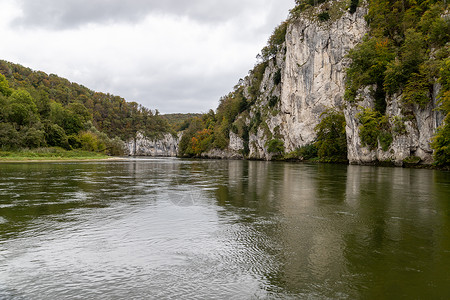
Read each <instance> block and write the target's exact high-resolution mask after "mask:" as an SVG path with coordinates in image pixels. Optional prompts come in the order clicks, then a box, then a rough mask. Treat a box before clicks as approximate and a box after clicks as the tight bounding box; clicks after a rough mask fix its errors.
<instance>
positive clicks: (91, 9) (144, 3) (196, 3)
mask: <svg viewBox="0 0 450 300" xmlns="http://www.w3.org/2000/svg"><path fill="white" fill-rule="evenodd" d="M19 3H20V6H21V8H22V10H23V16H21V17H19V18H18V19H16V20H15V21H14V25H19V26H33V27H36V26H37V27H45V28H52V29H68V28H74V27H79V26H80V25H83V24H86V23H107V22H131V23H134V22H138V21H140V20H142V18H144V17H145V16H147V15H148V14H152V13H160V14H170V15H179V16H188V17H190V18H192V19H195V20H197V21H200V22H222V21H226V20H228V19H230V18H234V17H235V16H236V14H243V13H244V12H245V11H248V10H250V9H254V8H255V7H257V6H258V5H266V4H267V3H269V2H268V1H264V0H259V1H258V0H251V1H240V0H227V1H223V0H190V1H186V0H163V1H161V0H159V1H155V0H127V1H124V0H64V1H61V0H57V1H55V0H41V1H36V0H19Z"/></svg>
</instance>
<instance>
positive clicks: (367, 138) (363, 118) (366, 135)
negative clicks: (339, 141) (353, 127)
mask: <svg viewBox="0 0 450 300" xmlns="http://www.w3.org/2000/svg"><path fill="white" fill-rule="evenodd" d="M357 117H358V120H359V122H360V123H361V126H359V137H360V138H361V144H362V145H363V146H367V147H369V149H370V150H374V149H376V148H377V146H378V136H379V135H380V128H379V126H378V123H379V121H380V119H381V114H380V113H379V112H378V111H375V110H372V109H370V108H367V109H364V111H363V112H361V113H359V114H358V115H357Z"/></svg>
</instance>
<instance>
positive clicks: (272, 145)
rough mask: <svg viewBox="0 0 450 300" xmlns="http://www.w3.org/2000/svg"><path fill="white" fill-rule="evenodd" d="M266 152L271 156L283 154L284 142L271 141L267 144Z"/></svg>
mask: <svg viewBox="0 0 450 300" xmlns="http://www.w3.org/2000/svg"><path fill="white" fill-rule="evenodd" d="M267 151H269V153H273V154H282V153H283V152H284V142H283V141H282V140H279V139H272V140H270V141H269V142H268V143H267Z"/></svg>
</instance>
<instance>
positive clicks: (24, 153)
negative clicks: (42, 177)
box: [0, 147, 109, 161]
mask: <svg viewBox="0 0 450 300" xmlns="http://www.w3.org/2000/svg"><path fill="white" fill-rule="evenodd" d="M108 157H109V156H108V155H105V154H102V153H95V152H89V151H83V150H70V151H68V150H64V149H62V148H59V147H51V148H37V149H32V150H30V149H20V150H16V151H0V161H16V160H19V161H27V160H85V159H106V158H108Z"/></svg>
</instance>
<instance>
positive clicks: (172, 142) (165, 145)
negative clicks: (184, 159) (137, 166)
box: [125, 132, 181, 157]
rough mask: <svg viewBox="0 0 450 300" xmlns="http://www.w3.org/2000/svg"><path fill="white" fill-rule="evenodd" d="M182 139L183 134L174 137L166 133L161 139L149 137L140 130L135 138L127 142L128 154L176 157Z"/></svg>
mask: <svg viewBox="0 0 450 300" xmlns="http://www.w3.org/2000/svg"><path fill="white" fill-rule="evenodd" d="M180 139H181V134H179V135H178V136H177V137H174V136H173V135H172V134H170V133H166V134H164V135H163V136H162V137H161V138H160V139H149V138H147V137H146V136H144V134H142V133H141V132H138V133H137V134H136V137H135V138H134V139H133V140H130V141H128V142H127V143H126V145H125V147H126V148H125V149H126V155H129V156H155V157H156V156H161V157H163V156H164V157H175V156H177V155H178V143H179V141H180Z"/></svg>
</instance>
